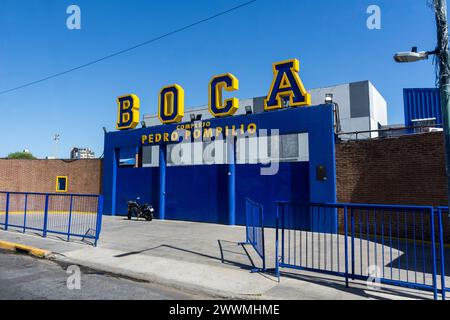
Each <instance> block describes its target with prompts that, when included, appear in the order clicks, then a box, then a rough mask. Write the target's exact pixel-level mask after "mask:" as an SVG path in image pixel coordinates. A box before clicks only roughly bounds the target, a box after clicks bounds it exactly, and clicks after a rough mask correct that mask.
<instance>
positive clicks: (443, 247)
mask: <svg viewBox="0 0 450 320" xmlns="http://www.w3.org/2000/svg"><path fill="white" fill-rule="evenodd" d="M435 213H436V215H437V221H438V224H437V229H438V233H439V236H438V237H439V244H438V249H439V255H438V257H439V258H438V259H439V260H438V262H439V263H438V266H439V270H440V272H439V274H438V276H439V277H440V282H441V294H442V299H443V300H445V299H446V293H447V292H450V287H448V285H449V282H448V281H446V279H445V278H446V275H449V276H450V252H449V251H450V250H449V248H448V245H449V244H450V229H449V228H450V212H449V210H448V207H437V208H436V209H435ZM446 268H447V269H448V270H446Z"/></svg>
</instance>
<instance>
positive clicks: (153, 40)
mask: <svg viewBox="0 0 450 320" xmlns="http://www.w3.org/2000/svg"><path fill="white" fill-rule="evenodd" d="M256 1H257V0H251V1H248V2H245V3H242V4H240V5H238V6H236V7H233V8H230V9H228V10H225V11H222V12H219V13H216V14H215V15H212V16H210V17H208V18H205V19H202V20H199V21H196V22H194V23H191V24H189V25H186V26H184V27H181V28H179V29H176V30H173V31H170V32H168V33H165V34H163V35H160V36H158V37H156V38H153V39H150V40H147V41H145V42H142V43H139V44H137V45H134V46H132V47H129V48H127V49H123V50H120V51H117V52H114V53H111V54H109V55H107V56H104V57H102V58H99V59H96V60H93V61H90V62H87V63H85V64H82V65H79V66H77V67H74V68H71V69H68V70H65V71H62V72H58V73H55V74H52V75H49V76H47V77H45V78H42V79H39V80H35V81H31V82H28V83H25V84H22V85H20V86H17V87H14V88H11V89H7V90H3V91H0V95H3V94H6V93H9V92H12V91H16V90H19V89H23V88H26V87H29V86H32V85H35V84H38V83H41V82H44V81H47V80H50V79H53V78H57V77H60V76H62V75H65V74H67V73H70V72H73V71H76V70H79V69H83V68H86V67H89V66H91V65H93V64H96V63H99V62H101V61H104V60H107V59H110V58H113V57H115V56H118V55H120V54H123V53H125V52H128V51H131V50H134V49H137V48H139V47H143V46H145V45H148V44H150V43H153V42H156V41H158V40H161V39H163V38H166V37H169V36H171V35H174V34H176V33H179V32H182V31H184V30H187V29H190V28H192V27H194V26H196V25H199V24H202V23H204V22H207V21H210V20H213V19H215V18H218V17H220V16H223V15H225V14H227V13H230V12H232V11H236V10H238V9H240V8H242V7H245V6H248V5H250V4H251V3H253V2H256Z"/></svg>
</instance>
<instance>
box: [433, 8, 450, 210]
mask: <svg viewBox="0 0 450 320" xmlns="http://www.w3.org/2000/svg"><path fill="white" fill-rule="evenodd" d="M434 11H435V14H436V27H437V40H438V44H437V50H436V51H437V53H436V54H437V56H438V64H439V89H440V92H441V107H442V118H443V119H442V120H443V125H444V135H445V164H446V165H445V170H446V174H447V186H448V192H449V194H450V81H449V80H450V72H449V71H450V66H449V52H448V27H447V0H434ZM448 204H449V207H450V196H449V197H448Z"/></svg>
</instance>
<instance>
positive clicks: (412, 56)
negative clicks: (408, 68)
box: [394, 47, 438, 63]
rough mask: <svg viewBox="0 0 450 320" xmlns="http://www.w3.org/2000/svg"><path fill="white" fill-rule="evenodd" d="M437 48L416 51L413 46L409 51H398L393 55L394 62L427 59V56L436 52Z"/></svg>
mask: <svg viewBox="0 0 450 320" xmlns="http://www.w3.org/2000/svg"><path fill="white" fill-rule="evenodd" d="M437 53H438V50H434V51H420V52H418V51H417V47H413V48H412V49H411V51H408V52H398V53H396V54H395V55H394V60H395V62H398V63H407V62H416V61H420V60H427V59H428V56H430V55H433V54H437Z"/></svg>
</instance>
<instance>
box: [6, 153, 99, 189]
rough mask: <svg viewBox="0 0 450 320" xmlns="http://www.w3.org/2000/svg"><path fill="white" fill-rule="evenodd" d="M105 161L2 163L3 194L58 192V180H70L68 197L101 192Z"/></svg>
mask: <svg viewBox="0 0 450 320" xmlns="http://www.w3.org/2000/svg"><path fill="white" fill-rule="evenodd" d="M101 171H102V161H101V160H100V159H92V160H91V159H89V160H75V161H71V160H13V159H0V191H22V192H46V193H47V192H50V193H52V192H55V187H56V176H67V177H68V191H67V192H68V193H93V194H99V193H100V191H101V176H102V172H101Z"/></svg>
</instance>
